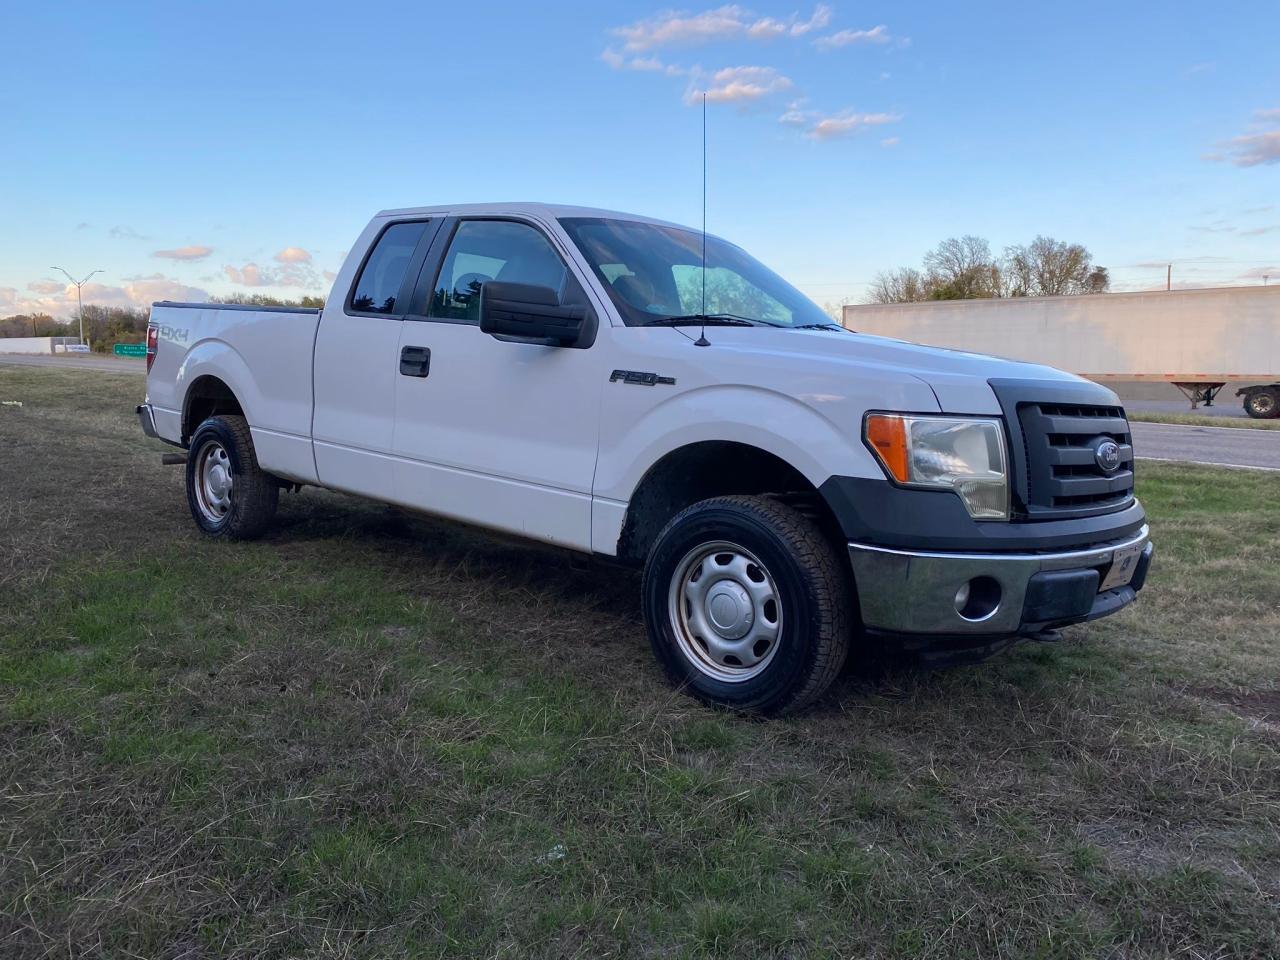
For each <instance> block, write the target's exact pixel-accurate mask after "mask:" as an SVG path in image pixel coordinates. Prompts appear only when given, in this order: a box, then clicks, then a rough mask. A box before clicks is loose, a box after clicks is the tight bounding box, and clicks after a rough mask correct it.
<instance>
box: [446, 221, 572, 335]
mask: <svg viewBox="0 0 1280 960" xmlns="http://www.w3.org/2000/svg"><path fill="white" fill-rule="evenodd" d="M489 280H499V281H501V282H503V283H527V284H530V285H532V286H536V287H550V288H551V289H552V290H554V291H555V292H556V293H557V294H559V295H560V296H561V298H562V300H564V299H565V297H566V293H567V292H568V291H566V284H567V283H568V282H569V280H570V278H569V276H568V271H567V270H566V268H565V265H564V261H563V260H561V259H560V255H559V254H558V253H556V251H555V250H554V249H553V248H552V246H551V244H550V242H548V240H547V238H546V237H544V236H543V235H542V233H541V232H540V231H538V230H536V229H534V228H533V227H531V226H529V225H528V224H525V223H516V222H514V221H510V220H463V221H462V222H461V223H459V224H458V229H457V230H455V231H454V234H453V239H452V240H451V241H450V242H449V250H448V252H447V253H446V254H445V258H444V263H443V265H442V266H441V267H440V275H439V277H438V278H437V279H436V285H435V290H434V291H433V292H432V294H431V307H430V309H429V310H428V312H427V316H429V317H434V318H438V319H445V320H461V321H464V322H467V323H479V322H480V288H481V287H482V286H483V285H484V284H485V283H486V282H488V281H489Z"/></svg>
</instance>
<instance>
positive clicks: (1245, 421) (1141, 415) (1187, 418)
mask: <svg viewBox="0 0 1280 960" xmlns="http://www.w3.org/2000/svg"><path fill="white" fill-rule="evenodd" d="M1128 416H1129V419H1130V420H1132V421H1134V422H1135V423H1176V424H1181V425H1182V426H1187V427H1226V428H1228V429H1233V430H1280V420H1254V419H1253V418H1252V417H1212V416H1208V415H1207V414H1203V413H1158V412H1149V411H1145V410H1130V411H1128Z"/></svg>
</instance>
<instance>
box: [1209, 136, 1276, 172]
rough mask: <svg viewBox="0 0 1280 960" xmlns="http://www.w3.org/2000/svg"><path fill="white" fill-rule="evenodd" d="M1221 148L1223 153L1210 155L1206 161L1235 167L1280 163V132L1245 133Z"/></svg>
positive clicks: (1233, 138)
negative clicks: (1231, 164) (1226, 163)
mask: <svg viewBox="0 0 1280 960" xmlns="http://www.w3.org/2000/svg"><path fill="white" fill-rule="evenodd" d="M1221 146H1222V149H1223V151H1224V152H1222V153H1214V154H1210V155H1209V157H1208V159H1210V160H1221V161H1226V162H1228V163H1233V164H1235V165H1236V166H1237V167H1257V166H1261V165H1262V164H1264V163H1280V130H1264V131H1263V132H1262V133H1246V134H1243V135H1241V136H1239V137H1232V138H1231V139H1230V140H1228V141H1226V142H1225V143H1223V144H1221Z"/></svg>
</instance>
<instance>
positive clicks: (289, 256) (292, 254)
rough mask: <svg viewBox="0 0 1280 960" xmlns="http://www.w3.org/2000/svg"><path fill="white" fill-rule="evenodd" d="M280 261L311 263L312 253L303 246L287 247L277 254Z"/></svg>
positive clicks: (277, 259)
mask: <svg viewBox="0 0 1280 960" xmlns="http://www.w3.org/2000/svg"><path fill="white" fill-rule="evenodd" d="M276 261H277V262H278V263H310V262H311V254H309V253H308V252H307V251H306V250H303V249H302V248H301V247H285V248H284V249H283V250H281V251H280V252H279V253H277V254H276Z"/></svg>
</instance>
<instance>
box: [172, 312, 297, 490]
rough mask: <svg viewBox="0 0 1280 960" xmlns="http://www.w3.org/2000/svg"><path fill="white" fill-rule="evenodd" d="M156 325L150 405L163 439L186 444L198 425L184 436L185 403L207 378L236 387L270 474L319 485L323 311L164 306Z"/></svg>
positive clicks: (262, 462)
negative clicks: (314, 415) (314, 439)
mask: <svg viewBox="0 0 1280 960" xmlns="http://www.w3.org/2000/svg"><path fill="white" fill-rule="evenodd" d="M151 322H152V323H154V324H156V325H157V327H158V342H157V349H156V358H155V363H154V365H153V367H152V375H151V376H149V377H148V389H149V393H148V397H147V399H148V402H150V403H151V404H152V406H153V408H154V410H155V423H156V430H157V432H158V433H159V434H160V436H162V437H163V438H165V439H166V440H170V441H173V442H175V443H181V442H182V441H183V440H184V439H185V433H186V432H189V430H190V429H191V428H192V427H193V426H194V425H193V424H185V429H184V423H183V415H184V411H183V409H182V406H181V404H182V401H181V399H180V398H182V397H184V396H187V395H188V387H189V386H191V387H195V388H196V389H195V394H196V395H198V394H199V389H198V382H199V380H200V378H201V377H216V378H217V379H219V380H221V381H223V382H224V383H235V384H236V385H237V387H238V391H239V392H238V398H239V401H240V403H241V405H242V406H243V408H244V411H245V415H246V416H247V418H248V420H249V422H250V424H252V429H253V441H254V447H255V448H256V450H257V455H258V461H259V463H260V465H261V466H262V467H263V469H265V470H268V471H270V472H272V473H275V474H277V475H279V476H283V477H288V478H291V479H296V480H299V481H314V480H315V458H314V455H313V454H312V451H311V408H312V393H311V357H312V351H313V349H314V346H315V339H316V331H317V329H318V328H319V324H320V311H319V310H318V309H312V308H307V307H258V306H252V305H246V304H209V303H169V302H161V303H157V304H155V305H154V306H153V307H152V308H151Z"/></svg>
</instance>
